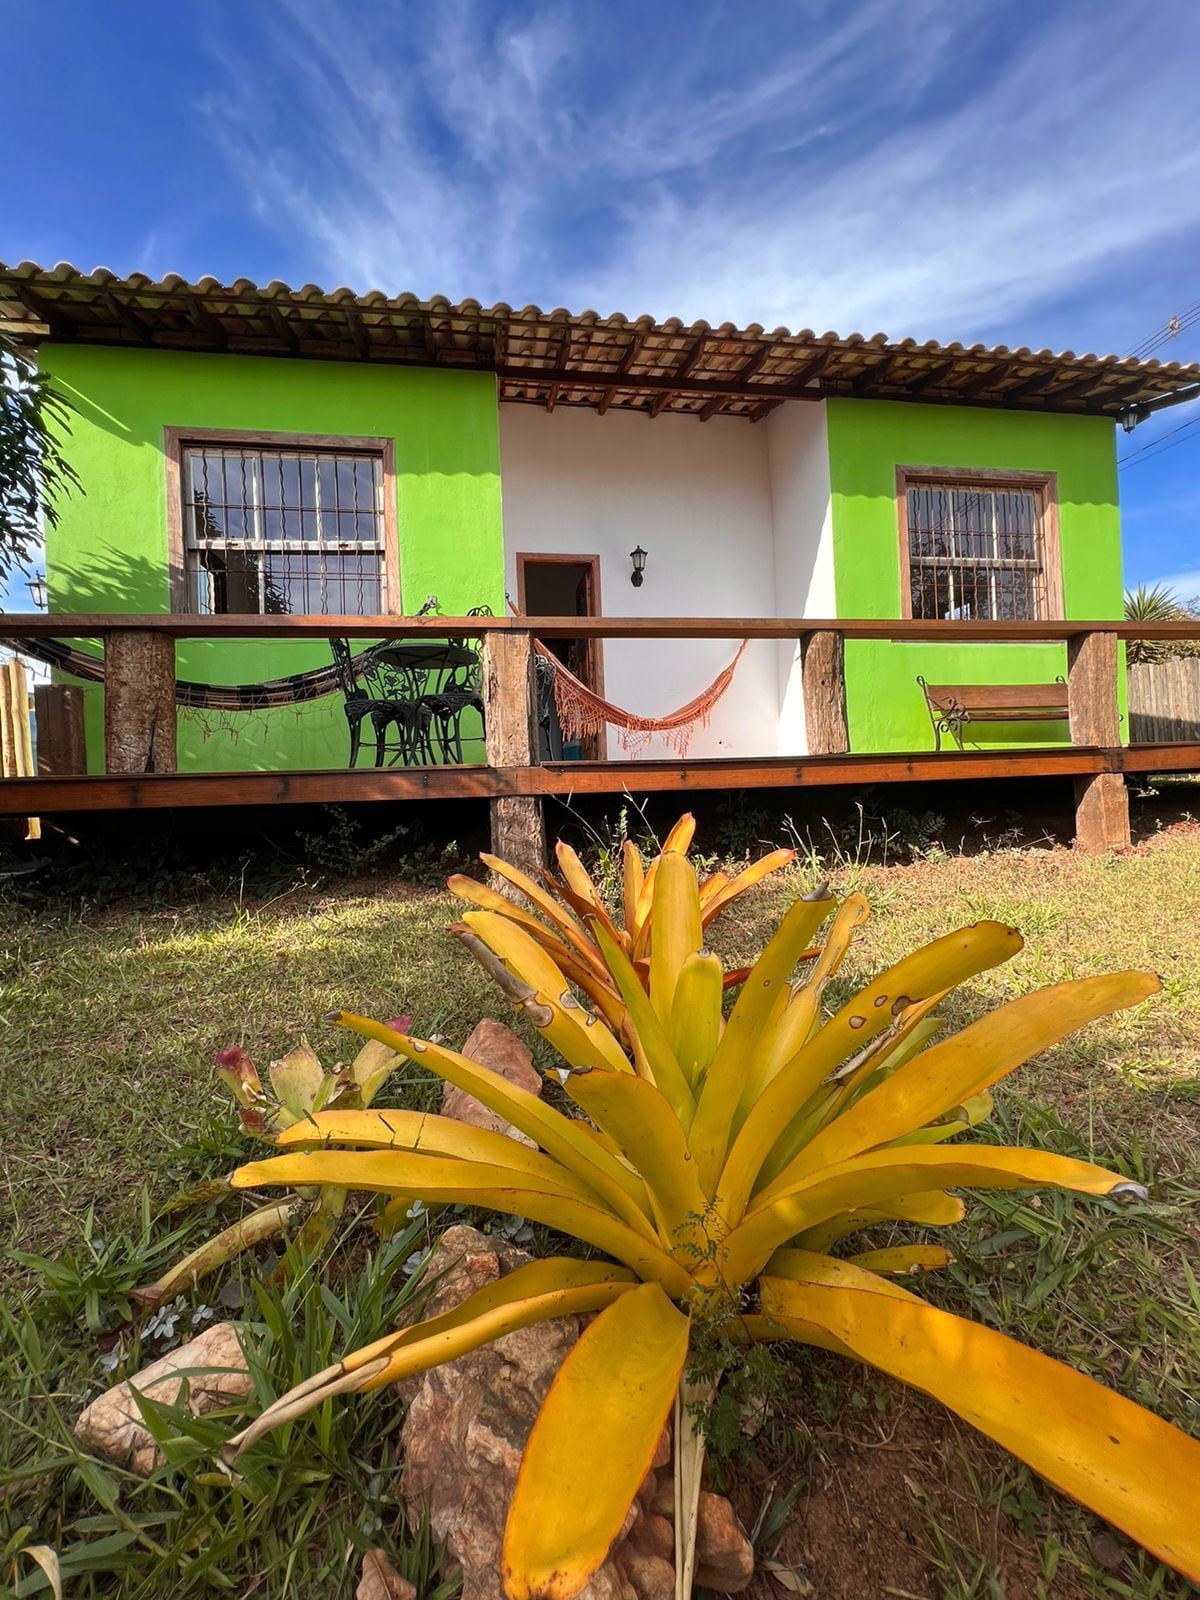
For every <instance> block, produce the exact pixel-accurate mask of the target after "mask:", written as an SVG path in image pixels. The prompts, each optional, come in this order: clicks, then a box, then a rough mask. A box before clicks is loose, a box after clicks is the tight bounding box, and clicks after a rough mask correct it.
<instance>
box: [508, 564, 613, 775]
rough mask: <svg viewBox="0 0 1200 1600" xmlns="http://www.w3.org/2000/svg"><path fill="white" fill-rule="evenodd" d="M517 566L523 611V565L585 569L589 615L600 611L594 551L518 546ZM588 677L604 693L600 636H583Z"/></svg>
mask: <svg viewBox="0 0 1200 1600" xmlns="http://www.w3.org/2000/svg"><path fill="white" fill-rule="evenodd" d="M514 559H515V561H516V567H517V605H518V607H519V608H520V610H521V611H522V612H523V613H526V614H527V613H528V606H527V605H526V598H525V568H526V566H544V567H583V568H585V569H586V570H587V583H588V599H589V601H590V604H591V606H592V610H591V611H590V612H589V613H588V615H590V616H595V617H600V616H603V615H604V610H603V606H602V603H601V599H600V557H599V556H598V555H579V554H576V553H573V552H570V551H546V550H518V551H516V552H515V557H514ZM587 660H588V677H589V678H590V680H591V681H590V683H589V685H588V686H589V688H591V689H592V690H593V692H594V693H596V694H598V695H601V696H603V694H604V641H603V639H589V640H587ZM596 744H597V750H596V759H597V760H600V761H605V760H607V758H608V733H607V730H601V732H600V735H599V737H598V739H597V741H596Z"/></svg>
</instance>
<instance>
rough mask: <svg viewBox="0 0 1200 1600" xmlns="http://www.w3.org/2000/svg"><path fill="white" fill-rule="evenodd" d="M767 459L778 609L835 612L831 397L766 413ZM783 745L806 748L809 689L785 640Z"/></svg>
mask: <svg viewBox="0 0 1200 1600" xmlns="http://www.w3.org/2000/svg"><path fill="white" fill-rule="evenodd" d="M766 426H767V461H768V465H769V468H770V478H771V508H772V519H773V522H774V528H775V598H776V601H777V609H776V615H777V616H781V617H836V616H837V614H838V612H837V596H836V594H835V592H834V581H833V514H832V506H831V501H830V492H829V434H828V429H827V426H826V416H825V402H824V401H823V400H821V401H810V400H806V401H803V402H801V401H796V402H794V403H793V404H791V405H782V406H779V407H778V408H777V409H776V410H775V411H773V412H772V413H771V415H770V416H769V417H768V418H767V425H766ZM778 663H779V691H780V695H779V699H780V704H779V734H778V738H779V753H780V754H781V755H803V754H804V752H805V751H806V750H807V749H808V740H807V737H806V733H805V726H804V689H803V684H802V683H801V678H800V648H799V644H798V643H797V644H790V643H781V644H780V646H779V652H778Z"/></svg>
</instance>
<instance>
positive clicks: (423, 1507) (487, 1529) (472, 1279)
mask: <svg viewBox="0 0 1200 1600" xmlns="http://www.w3.org/2000/svg"><path fill="white" fill-rule="evenodd" d="M476 1031H478V1030H476ZM505 1031H507V1030H505ZM528 1259H529V1257H528V1256H526V1255H525V1253H524V1252H523V1251H521V1250H518V1249H516V1248H515V1247H514V1246H512V1245H510V1244H507V1243H506V1242H504V1241H503V1240H500V1239H496V1238H490V1237H487V1236H485V1235H484V1234H481V1233H479V1232H477V1231H476V1230H475V1229H474V1228H463V1227H457V1228H450V1229H449V1230H448V1231H447V1232H446V1234H445V1235H444V1237H443V1238H442V1241H441V1243H440V1244H439V1246H438V1248H437V1250H436V1251H435V1252H434V1255H433V1258H432V1260H431V1262H430V1265H429V1275H430V1277H431V1278H434V1277H437V1275H438V1274H441V1277H440V1279H439V1281H438V1282H437V1284H436V1288H435V1290H434V1293H433V1295H432V1297H431V1303H430V1305H429V1307H428V1312H427V1315H430V1316H436V1315H438V1314H440V1313H441V1312H444V1311H447V1310H449V1309H450V1307H451V1306H454V1305H458V1304H459V1303H460V1302H461V1301H462V1300H464V1299H465V1298H466V1296H467V1295H468V1294H470V1293H472V1292H473V1291H474V1290H475V1289H477V1288H480V1287H482V1285H483V1284H485V1283H491V1282H494V1281H495V1280H496V1279H497V1278H499V1277H501V1276H503V1275H504V1274H505V1273H507V1272H511V1271H512V1270H513V1269H514V1267H517V1266H520V1265H522V1264H523V1263H524V1262H525V1261H527V1260H528ZM578 1336H579V1322H578V1318H576V1317H560V1318H557V1319H556V1320H555V1321H553V1322H544V1323H541V1324H540V1325H539V1326H537V1327H535V1328H519V1329H517V1331H516V1332H514V1333H508V1334H505V1335H504V1336H503V1338H500V1339H497V1340H495V1341H494V1342H493V1343H492V1344H490V1345H485V1346H484V1347H483V1348H482V1349H480V1350H473V1351H471V1352H470V1353H469V1354H468V1355H465V1356H460V1357H459V1359H458V1360H457V1361H453V1362H450V1363H449V1364H448V1365H446V1366H441V1367H435V1368H434V1369H433V1370H432V1371H430V1372H427V1373H425V1374H423V1376H422V1377H421V1378H420V1379H418V1380H417V1385H416V1392H415V1394H414V1395H413V1398H412V1401H411V1404H410V1405H409V1409H408V1414H407V1416H406V1417H405V1419H404V1425H403V1428H402V1430H401V1443H402V1447H403V1454H404V1473H403V1477H402V1480H401V1490H402V1492H403V1495H404V1498H405V1501H406V1502H407V1506H408V1513H409V1519H410V1521H411V1523H412V1524H413V1525H414V1526H415V1525H417V1524H418V1523H419V1521H420V1519H421V1516H422V1514H423V1513H425V1512H427V1513H428V1516H429V1523H430V1528H431V1530H432V1533H433V1536H434V1538H435V1539H437V1540H439V1541H440V1542H441V1544H442V1545H443V1547H444V1548H445V1550H446V1552H447V1554H448V1555H449V1557H450V1558H451V1560H452V1561H453V1563H454V1564H455V1565H456V1566H457V1567H460V1568H461V1569H462V1575H463V1589H462V1600H503V1591H502V1589H501V1585H500V1548H501V1542H502V1540H503V1536H504V1523H505V1519H506V1518H507V1516H508V1506H509V1502H510V1500H511V1499H512V1492H513V1487H514V1485H515V1483H516V1479H517V1468H518V1467H519V1466H520V1462H521V1452H522V1450H523V1449H524V1447H525V1441H526V1439H527V1438H528V1437H529V1430H530V1428H531V1427H532V1425H533V1420H534V1418H535V1417H536V1415H537V1413H538V1411H539V1410H540V1408H541V1404H542V1401H543V1400H544V1399H545V1397H546V1393H547V1391H548V1390H549V1388H550V1384H551V1382H552V1381H553V1378H554V1374H555V1373H556V1372H557V1371H558V1368H559V1366H560V1365H561V1363H562V1361H563V1360H564V1359H565V1357H566V1355H567V1353H568V1351H569V1350H570V1349H571V1346H572V1345H573V1344H574V1343H575V1341H576V1339H577V1338H578ZM583 1595H584V1596H585V1597H586V1600H628V1595H627V1584H626V1581H625V1579H624V1577H623V1575H622V1573H621V1572H620V1571H619V1570H618V1569H617V1568H616V1567H615V1565H614V1563H612V1562H611V1561H610V1562H606V1563H605V1565H604V1567H602V1568H601V1570H600V1571H599V1572H598V1573H597V1574H596V1576H595V1577H594V1578H593V1579H592V1581H591V1583H590V1584H588V1586H587V1588H586V1589H585V1590H584V1591H583Z"/></svg>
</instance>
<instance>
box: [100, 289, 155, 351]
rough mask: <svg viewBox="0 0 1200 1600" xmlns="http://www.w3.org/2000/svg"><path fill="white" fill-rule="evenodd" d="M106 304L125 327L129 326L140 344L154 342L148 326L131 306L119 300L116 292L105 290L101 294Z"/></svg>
mask: <svg viewBox="0 0 1200 1600" xmlns="http://www.w3.org/2000/svg"><path fill="white" fill-rule="evenodd" d="M100 299H101V301H102V303H103V304H104V305H106V306H107V307H108V309H109V310H110V311H111V312H112V314H113V316H114V317H116V319H117V321H118V322H119V323H120V324H121V326H122V327H123V328H127V329H128V330H129V332H130V333H132V334H133V336H134V338H135V339H136V340H137V342H138V343H139V344H153V343H154V335H153V333H152V332H151V330H150V329H149V328H148V327H147V326H146V324H145V323H144V322H143V321H142V319H141V317H139V316H138V315H137V314H136V312H134V310H133V308H132V307H131V306H127V305H125V304H124V303H123V302H122V301H120V300H118V299H117V297H116V295H115V294H112V293H111V292H105V293H104V294H102V295H101V296H100Z"/></svg>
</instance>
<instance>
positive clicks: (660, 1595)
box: [401, 1227, 754, 1600]
mask: <svg viewBox="0 0 1200 1600" xmlns="http://www.w3.org/2000/svg"><path fill="white" fill-rule="evenodd" d="M527 1260H529V1257H528V1256H527V1255H526V1254H525V1252H524V1251H522V1250H518V1249H517V1248H516V1247H515V1246H513V1245H511V1244H509V1243H507V1241H505V1240H502V1239H499V1238H495V1237H491V1236H488V1235H485V1234H482V1233H479V1232H478V1231H477V1230H476V1229H474V1228H465V1227H455V1228H450V1229H449V1230H448V1231H447V1232H446V1234H445V1235H444V1236H443V1238H442V1240H441V1243H440V1244H439V1245H438V1248H437V1250H436V1251H435V1252H434V1255H433V1258H432V1260H431V1261H430V1264H429V1269H428V1271H429V1277H430V1278H431V1280H434V1283H435V1286H434V1290H433V1293H432V1294H431V1296H430V1299H429V1303H428V1306H427V1309H426V1313H425V1314H426V1315H428V1316H438V1315H441V1314H442V1313H443V1312H446V1311H449V1310H450V1309H451V1308H452V1307H454V1306H456V1305H459V1304H461V1302H462V1301H463V1300H464V1299H466V1297H467V1295H469V1294H472V1293H474V1292H475V1290H476V1289H479V1288H482V1287H483V1286H484V1285H485V1284H488V1283H494V1282H495V1281H496V1280H497V1279H498V1278H500V1277H502V1276H504V1275H505V1274H506V1273H508V1272H511V1271H513V1269H514V1268H516V1267H518V1266H520V1265H522V1264H523V1263H524V1262H526V1261H527ZM579 1332H580V1319H579V1318H578V1317H560V1318H557V1319H556V1320H554V1321H553V1322H544V1323H541V1324H540V1325H539V1326H537V1327H534V1328H521V1329H518V1330H517V1331H516V1332H514V1333H509V1334H505V1335H504V1337H503V1338H501V1339H497V1340H495V1341H494V1342H493V1343H492V1344H490V1345H485V1346H484V1347H483V1348H482V1349H480V1350H473V1351H471V1352H470V1353H469V1354H468V1355H465V1356H461V1357H460V1358H459V1359H458V1360H457V1361H454V1362H451V1363H449V1364H448V1365H446V1366H442V1367H436V1368H434V1369H433V1370H432V1371H430V1372H427V1373H425V1374H423V1375H422V1376H421V1377H420V1378H417V1379H413V1380H411V1383H410V1384H409V1385H406V1388H407V1391H408V1395H409V1396H410V1403H409V1409H408V1414H407V1416H406V1417H405V1420H404V1425H403V1428H402V1430H401V1444H402V1450H403V1457H404V1463H405V1465H404V1472H403V1478H402V1481H401V1490H402V1493H403V1495H404V1499H405V1501H406V1503H407V1508H408V1516H409V1521H410V1523H411V1524H412V1525H413V1526H414V1527H415V1526H417V1525H418V1524H419V1523H420V1520H421V1517H422V1516H423V1515H424V1514H426V1513H427V1514H428V1517H429V1523H430V1528H431V1531H432V1533H433V1536H434V1538H435V1539H437V1540H438V1541H439V1542H440V1543H441V1544H442V1545H443V1547H444V1548H445V1550H446V1552H447V1555H448V1556H449V1558H450V1560H451V1562H452V1563H453V1564H454V1566H456V1567H458V1568H461V1571H462V1575H463V1589H462V1600H503V1593H502V1589H501V1584H500V1551H501V1545H502V1542H503V1537H504V1524H505V1520H506V1518H507V1516H508V1507H509V1502H510V1501H511V1499H512V1492H513V1487H514V1485H515V1483H516V1478H517V1469H518V1468H519V1466H520V1463H521V1452H522V1451H523V1449H524V1447H525V1441H526V1440H527V1438H528V1437H529V1430H530V1428H531V1427H532V1426H533V1421H534V1418H535V1417H536V1416H537V1413H538V1411H539V1410H540V1408H541V1404H542V1401H543V1400H544V1399H545V1397H546V1394H547V1392H548V1391H549V1388H550V1384H551V1383H552V1381H553V1379H554V1375H555V1373H556V1372H557V1371H558V1368H559V1366H560V1365H561V1363H562V1362H563V1361H564V1360H565V1358H566V1356H567V1355H568V1353H569V1352H570V1350H571V1347H572V1346H573V1345H574V1343H575V1341H576V1339H577V1338H578V1337H579ZM670 1450H671V1445H670V1432H669V1430H667V1431H666V1432H665V1433H664V1435H663V1438H662V1439H661V1440H660V1442H659V1446H658V1449H657V1450H656V1452H655V1455H654V1458H653V1459H654V1466H652V1467H651V1469H650V1470H649V1472H648V1473H647V1475H646V1479H645V1482H644V1483H643V1484H642V1486H641V1488H640V1489H639V1491H638V1495H637V1498H636V1499H635V1500H634V1502H633V1504H632V1505H631V1507H630V1510H629V1513H628V1514H627V1516H626V1518H625V1522H624V1525H623V1527H622V1528H621V1531H620V1533H619V1534H618V1536H617V1539H616V1540H615V1541H614V1545H613V1549H612V1550H611V1552H610V1553H609V1557H608V1559H607V1561H605V1563H604V1565H603V1566H602V1567H601V1568H600V1570H599V1571H598V1572H597V1573H596V1574H595V1575H594V1577H593V1578H592V1580H591V1582H590V1583H589V1584H588V1586H587V1587H586V1589H584V1590H583V1591H582V1595H581V1597H580V1600H672V1596H673V1595H674V1587H675V1577H674V1567H673V1559H674V1545H675V1530H674V1521H673V1517H674V1479H673V1475H672V1473H671V1470H670ZM696 1558H697V1576H696V1583H697V1586H700V1585H703V1586H704V1587H706V1588H711V1589H715V1590H717V1591H719V1592H722V1593H726V1594H736V1593H737V1592H739V1591H740V1590H742V1589H744V1588H745V1587H746V1586H747V1584H748V1583H749V1581H750V1577H751V1574H752V1573H753V1570H754V1550H753V1547H752V1546H751V1544H750V1541H749V1540H748V1539H747V1538H746V1536H745V1534H744V1533H743V1532H742V1529H741V1527H740V1525H739V1523H738V1521H737V1518H736V1517H735V1515H734V1512H733V1508H732V1506H731V1505H730V1504H729V1502H728V1501H727V1500H725V1499H724V1498H723V1497H721V1496H720V1495H716V1494H712V1493H710V1492H708V1491H704V1492H702V1493H701V1497H700V1512H699V1519H698V1538H697V1552H696Z"/></svg>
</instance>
